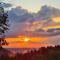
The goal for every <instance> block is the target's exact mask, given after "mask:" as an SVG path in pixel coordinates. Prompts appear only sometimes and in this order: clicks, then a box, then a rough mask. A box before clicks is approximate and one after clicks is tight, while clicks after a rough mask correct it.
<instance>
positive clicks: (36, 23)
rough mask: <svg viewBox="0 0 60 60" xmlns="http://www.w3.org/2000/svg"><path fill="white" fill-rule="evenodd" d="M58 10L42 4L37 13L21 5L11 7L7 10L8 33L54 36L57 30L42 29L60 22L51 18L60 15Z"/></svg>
mask: <svg viewBox="0 0 60 60" xmlns="http://www.w3.org/2000/svg"><path fill="white" fill-rule="evenodd" d="M59 13H60V10H59V9H56V8H54V7H48V6H43V7H42V9H41V10H40V11H39V12H38V13H29V12H28V11H27V10H26V9H22V8H21V7H16V8H12V9H11V10H10V11H8V19H9V20H10V25H11V27H10V29H11V30H10V31H9V33H8V35H10V36H11V35H14V36H15V37H16V36H18V35H23V34H24V35H31V36H56V35H60V33H59V32H58V31H57V32H48V31H46V30H44V29H47V30H48V29H49V28H53V29H54V27H57V26H58V27H57V28H60V27H59V26H60V23H56V22H54V21H53V20H52V17H55V16H60V15H59ZM54 31H55V30H54Z"/></svg>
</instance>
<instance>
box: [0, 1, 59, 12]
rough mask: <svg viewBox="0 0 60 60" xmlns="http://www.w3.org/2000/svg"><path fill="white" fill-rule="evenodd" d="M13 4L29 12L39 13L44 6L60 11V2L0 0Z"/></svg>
mask: <svg viewBox="0 0 60 60" xmlns="http://www.w3.org/2000/svg"><path fill="white" fill-rule="evenodd" d="M0 1H1V2H7V3H11V4H13V6H14V7H15V6H21V7H22V8H24V9H27V10H28V11H29V12H37V11H39V10H40V8H41V6H43V5H50V6H54V7H56V8H59V9H60V0H0Z"/></svg>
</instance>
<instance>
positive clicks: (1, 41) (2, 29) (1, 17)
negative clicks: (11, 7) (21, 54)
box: [0, 3, 8, 47]
mask: <svg viewBox="0 0 60 60" xmlns="http://www.w3.org/2000/svg"><path fill="white" fill-rule="evenodd" d="M0 4H1V3H0ZM7 18H8V15H7V13H4V8H3V7H0V47H2V46H3V45H7V44H8V43H7V42H6V40H5V33H6V31H7V30H8V24H7V21H8V20H7Z"/></svg>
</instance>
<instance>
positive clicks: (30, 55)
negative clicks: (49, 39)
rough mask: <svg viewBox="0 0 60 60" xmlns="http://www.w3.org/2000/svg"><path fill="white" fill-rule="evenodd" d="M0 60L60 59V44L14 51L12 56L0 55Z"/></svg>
mask: <svg viewBox="0 0 60 60" xmlns="http://www.w3.org/2000/svg"><path fill="white" fill-rule="evenodd" d="M0 60H60V46H55V47H52V46H50V47H41V48H39V49H38V50H34V51H30V52H27V53H25V54H22V53H16V54H15V55H14V56H8V54H7V55H0Z"/></svg>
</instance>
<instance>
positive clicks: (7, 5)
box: [0, 2, 12, 8]
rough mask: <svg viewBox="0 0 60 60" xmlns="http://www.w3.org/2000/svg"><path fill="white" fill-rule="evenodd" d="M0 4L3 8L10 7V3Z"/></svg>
mask: <svg viewBox="0 0 60 60" xmlns="http://www.w3.org/2000/svg"><path fill="white" fill-rule="evenodd" d="M0 6H1V7H5V8H9V7H12V4H10V3H4V2H0Z"/></svg>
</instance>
